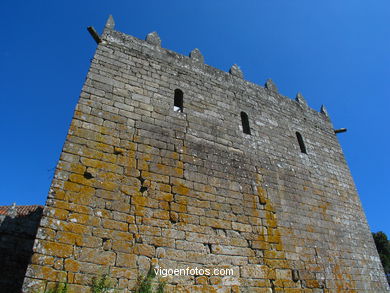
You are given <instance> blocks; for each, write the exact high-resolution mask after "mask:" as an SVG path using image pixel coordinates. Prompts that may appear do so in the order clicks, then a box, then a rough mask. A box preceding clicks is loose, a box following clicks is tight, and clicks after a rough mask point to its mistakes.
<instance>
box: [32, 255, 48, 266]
mask: <svg viewBox="0 0 390 293" xmlns="http://www.w3.org/2000/svg"><path fill="white" fill-rule="evenodd" d="M31 263H33V264H37V265H42V266H45V265H47V266H53V265H54V257H53V256H47V255H43V254H40V253H34V254H33V255H32V257H31Z"/></svg>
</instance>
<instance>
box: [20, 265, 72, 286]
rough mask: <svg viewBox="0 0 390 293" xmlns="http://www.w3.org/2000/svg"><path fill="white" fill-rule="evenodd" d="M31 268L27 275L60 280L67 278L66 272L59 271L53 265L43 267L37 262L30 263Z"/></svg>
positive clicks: (48, 279)
mask: <svg viewBox="0 0 390 293" xmlns="http://www.w3.org/2000/svg"><path fill="white" fill-rule="evenodd" d="M30 268H31V269H30V270H27V272H26V276H27V277H34V278H37V279H43V280H47V281H58V282H62V281H64V280H66V272H59V271H56V270H54V269H53V268H51V267H47V266H45V267H43V266H39V265H35V264H32V265H30Z"/></svg>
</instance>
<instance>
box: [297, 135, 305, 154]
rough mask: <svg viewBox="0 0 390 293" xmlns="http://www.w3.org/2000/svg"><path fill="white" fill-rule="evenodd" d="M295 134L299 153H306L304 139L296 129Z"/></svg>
mask: <svg viewBox="0 0 390 293" xmlns="http://www.w3.org/2000/svg"><path fill="white" fill-rule="evenodd" d="M295 134H296V135H297V139H298V144H299V147H300V149H301V153H303V154H307V152H306V146H305V143H304V141H303V137H302V135H301V134H300V133H299V132H298V131H297V132H296V133H295Z"/></svg>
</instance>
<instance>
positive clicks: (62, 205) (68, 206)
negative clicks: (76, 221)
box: [53, 191, 92, 214]
mask: <svg viewBox="0 0 390 293" xmlns="http://www.w3.org/2000/svg"><path fill="white" fill-rule="evenodd" d="M58 192H59V193H64V192H63V191H58ZM56 194H57V192H56ZM64 194H65V193H64ZM53 206H54V207H56V208H59V209H64V210H70V211H74V212H77V213H81V214H92V208H90V207H86V206H84V205H78V204H74V203H69V202H66V201H59V200H56V201H55V202H54V204H53Z"/></svg>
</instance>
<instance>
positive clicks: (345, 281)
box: [332, 264, 357, 293]
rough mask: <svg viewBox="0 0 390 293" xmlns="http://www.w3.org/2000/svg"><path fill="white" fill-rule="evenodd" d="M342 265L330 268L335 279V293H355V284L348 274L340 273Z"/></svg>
mask: <svg viewBox="0 0 390 293" xmlns="http://www.w3.org/2000/svg"><path fill="white" fill-rule="evenodd" d="M341 268H342V264H336V265H334V266H333V267H332V273H333V275H334V277H335V279H334V282H335V285H336V292H340V293H341V292H346V291H347V292H352V293H355V292H357V291H356V290H355V288H356V284H355V281H353V280H352V277H351V275H350V274H348V273H346V272H343V271H342V269H341Z"/></svg>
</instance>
